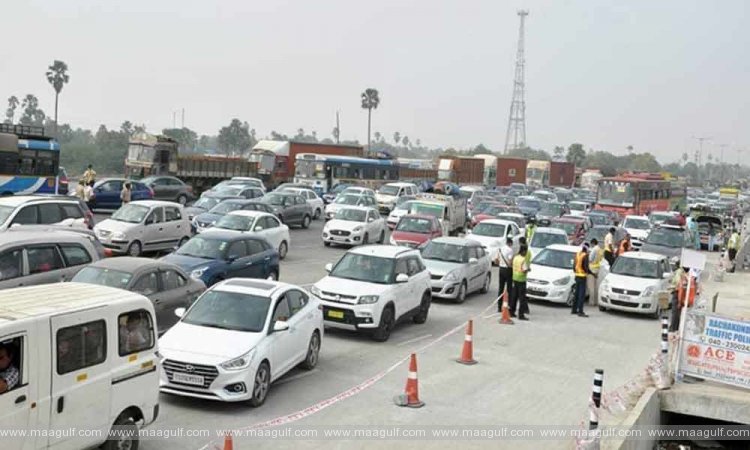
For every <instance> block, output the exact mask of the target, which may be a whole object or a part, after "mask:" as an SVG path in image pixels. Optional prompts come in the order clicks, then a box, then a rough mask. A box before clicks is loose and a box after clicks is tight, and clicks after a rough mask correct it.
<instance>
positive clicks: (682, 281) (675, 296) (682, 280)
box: [669, 263, 688, 331]
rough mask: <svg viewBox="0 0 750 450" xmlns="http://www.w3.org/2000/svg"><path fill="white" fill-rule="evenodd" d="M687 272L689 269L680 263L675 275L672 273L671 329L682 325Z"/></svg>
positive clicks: (675, 329) (673, 329)
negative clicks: (682, 295)
mask: <svg viewBox="0 0 750 450" xmlns="http://www.w3.org/2000/svg"><path fill="white" fill-rule="evenodd" d="M687 273H688V270H687V269H686V268H684V267H682V265H681V264H679V263H678V269H677V270H675V271H674V275H672V280H671V281H670V288H671V289H672V308H671V310H672V311H671V315H670V320H669V331H677V329H678V328H679V327H680V309H681V306H682V301H683V299H682V298H680V297H681V294H682V292H684V291H683V290H682V289H684V287H685V286H686V285H687ZM681 287H682V289H681Z"/></svg>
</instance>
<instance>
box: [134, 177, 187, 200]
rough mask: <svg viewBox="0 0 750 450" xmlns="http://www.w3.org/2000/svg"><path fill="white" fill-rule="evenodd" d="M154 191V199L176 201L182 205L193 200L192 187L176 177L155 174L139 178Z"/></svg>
mask: <svg viewBox="0 0 750 450" xmlns="http://www.w3.org/2000/svg"><path fill="white" fill-rule="evenodd" d="M140 182H141V183H143V184H145V185H146V186H148V187H150V188H151V190H152V191H154V197H153V198H154V200H166V201H170V202H177V203H179V204H180V205H182V206H185V205H187V203H188V202H189V201H191V200H193V197H194V196H193V187H192V186H190V185H187V184H185V182H184V181H182V180H180V179H179V178H177V177H170V176H166V175H155V176H151V177H146V178H143V179H141V180H140Z"/></svg>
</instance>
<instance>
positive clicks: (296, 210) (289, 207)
mask: <svg viewBox="0 0 750 450" xmlns="http://www.w3.org/2000/svg"><path fill="white" fill-rule="evenodd" d="M261 201H262V202H263V203H266V204H268V205H271V207H272V208H273V213H272V214H274V215H275V216H276V217H278V218H279V219H281V221H282V222H284V223H285V224H287V225H292V224H294V225H299V226H301V227H302V228H307V227H309V226H310V221H311V220H312V218H313V210H312V207H311V206H310V204H309V203H307V200H305V198H304V197H302V196H301V195H299V194H294V193H291V192H276V191H274V192H271V193H269V194H266V195H264V196H263V198H261Z"/></svg>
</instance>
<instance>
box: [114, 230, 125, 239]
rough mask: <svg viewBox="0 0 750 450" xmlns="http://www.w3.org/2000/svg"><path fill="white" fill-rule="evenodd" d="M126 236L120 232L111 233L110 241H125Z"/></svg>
mask: <svg viewBox="0 0 750 450" xmlns="http://www.w3.org/2000/svg"><path fill="white" fill-rule="evenodd" d="M127 238H128V237H127V235H125V233H123V232H122V231H115V232H114V233H112V239H127Z"/></svg>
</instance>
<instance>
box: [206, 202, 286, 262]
mask: <svg viewBox="0 0 750 450" xmlns="http://www.w3.org/2000/svg"><path fill="white" fill-rule="evenodd" d="M212 231H236V232H238V233H247V234H253V235H256V236H261V237H263V238H264V239H265V240H267V241H268V243H269V244H271V247H273V248H275V249H276V250H278V252H279V259H284V258H285V257H286V254H287V253H288V252H289V243H290V242H291V239H290V237H289V227H288V226H287V225H285V224H283V223H281V222H280V221H279V219H278V218H277V217H276V216H274V215H273V214H269V213H265V212H262V211H249V210H238V211H232V212H230V213H229V214H226V215H225V216H222V218H221V219H219V220H218V221H217V222H216V224H215V225H214V226H213V227H211V228H209V229H208V230H206V231H204V233H209V234H210V233H211V232H212Z"/></svg>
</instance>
